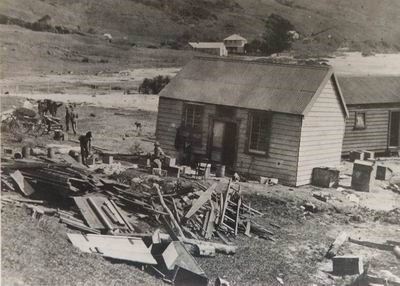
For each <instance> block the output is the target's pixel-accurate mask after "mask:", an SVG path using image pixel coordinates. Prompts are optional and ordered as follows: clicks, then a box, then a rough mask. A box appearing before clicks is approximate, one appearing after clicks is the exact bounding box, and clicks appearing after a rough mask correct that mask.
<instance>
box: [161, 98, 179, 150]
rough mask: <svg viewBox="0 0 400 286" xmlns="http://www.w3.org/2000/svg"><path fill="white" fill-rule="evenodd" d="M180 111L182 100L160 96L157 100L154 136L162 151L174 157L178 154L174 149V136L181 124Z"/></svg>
mask: <svg viewBox="0 0 400 286" xmlns="http://www.w3.org/2000/svg"><path fill="white" fill-rule="evenodd" d="M182 111H183V102H182V101H180V100H173V99H168V98H163V97H160V99H159V101H158V115H157V126H156V138H157V141H158V142H160V145H161V147H162V148H163V150H164V152H166V153H167V154H168V155H170V156H174V157H177V155H178V152H177V150H176V149H175V136H176V131H177V128H178V127H179V126H180V125H181V121H182Z"/></svg>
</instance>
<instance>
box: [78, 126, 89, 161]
mask: <svg viewBox="0 0 400 286" xmlns="http://www.w3.org/2000/svg"><path fill="white" fill-rule="evenodd" d="M79 143H80V145H81V157H82V164H83V165H85V166H88V165H87V158H88V157H89V155H90V152H91V149H92V132H91V131H89V132H87V133H86V135H81V136H79Z"/></svg>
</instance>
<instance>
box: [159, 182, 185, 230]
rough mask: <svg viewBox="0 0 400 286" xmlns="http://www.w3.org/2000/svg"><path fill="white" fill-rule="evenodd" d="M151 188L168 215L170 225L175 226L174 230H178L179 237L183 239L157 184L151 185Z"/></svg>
mask: <svg viewBox="0 0 400 286" xmlns="http://www.w3.org/2000/svg"><path fill="white" fill-rule="evenodd" d="M153 187H154V188H155V189H156V191H157V194H158V197H159V198H160V203H161V205H162V206H163V208H164V209H165V211H166V212H167V213H168V215H169V217H170V218H171V221H172V223H173V224H174V225H175V227H176V229H177V230H178V233H179V235H180V236H181V237H185V235H184V234H183V231H182V228H181V227H180V225H179V223H178V222H177V221H176V219H175V217H174V215H173V214H172V212H171V210H170V209H169V208H168V206H167V205H166V204H165V201H164V198H163V196H162V194H161V190H160V187H159V186H158V185H157V184H153Z"/></svg>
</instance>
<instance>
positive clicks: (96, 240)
mask: <svg viewBox="0 0 400 286" xmlns="http://www.w3.org/2000/svg"><path fill="white" fill-rule="evenodd" d="M52 148H54V146H53V147H52ZM63 148H64V147H63ZM63 148H61V149H58V152H57V153H56V152H52V154H51V156H50V154H48V156H47V157H45V156H44V155H43V152H42V151H40V150H38V148H35V149H36V150H35V152H29V154H30V155H29V156H32V158H29V159H28V158H21V159H11V158H8V159H6V160H5V161H4V163H3V164H2V177H1V181H2V186H4V188H5V190H9V191H14V192H15V191H19V192H20V193H21V194H22V195H23V196H25V197H27V198H17V197H15V196H13V197H10V196H7V197H2V203H4V204H13V205H16V206H20V207H26V208H27V209H28V210H30V212H31V214H32V216H33V217H35V218H37V219H40V218H41V217H42V216H43V215H51V216H56V217H58V218H59V220H60V223H63V224H66V225H67V226H68V227H70V228H71V229H75V230H78V231H80V232H81V234H78V233H68V238H69V240H70V241H71V243H73V244H74V245H75V246H76V247H78V248H79V249H81V250H82V251H83V252H90V253H93V252H94V253H98V254H100V255H102V256H103V257H105V258H109V259H116V260H122V261H130V262H134V263H139V264H141V265H145V266H146V269H148V270H149V269H151V270H153V272H155V273H157V276H160V277H161V278H162V279H164V280H165V281H170V282H172V283H173V284H174V285H188V284H190V285H192V283H194V282H193V281H196V285H207V284H208V278H207V275H206V274H205V273H204V271H203V270H202V269H201V268H200V266H199V265H198V264H197V262H196V260H195V259H194V258H193V256H206V257H214V256H215V255H216V253H223V254H227V255H233V254H235V253H236V250H237V247H236V246H235V245H234V244H233V239H234V238H235V237H236V236H238V235H239V234H240V233H242V234H245V235H246V236H248V237H260V238H264V239H267V240H271V241H274V240H275V239H274V238H273V236H274V232H273V231H271V230H269V229H267V228H265V227H264V226H262V225H260V224H258V223H257V222H255V221H254V218H256V217H259V216H262V215H263V214H262V213H261V212H259V211H257V210H256V209H254V208H252V207H251V206H250V203H248V202H246V200H245V199H244V198H243V197H242V195H241V193H240V184H238V183H237V182H234V181H232V180H229V182H227V183H224V182H215V183H213V184H211V185H208V183H206V182H201V181H199V180H198V179H189V180H186V181H187V182H186V184H182V183H181V181H180V179H178V178H172V180H170V181H168V180H167V179H166V178H161V177H158V176H151V175H147V177H146V176H144V177H143V178H142V179H139V178H134V179H133V180H132V182H131V184H123V183H120V182H118V181H117V180H115V179H110V178H106V177H105V176H106V175H105V174H101V173H99V172H95V171H94V170H96V168H87V167H85V166H83V165H82V164H80V163H79V162H77V161H76V160H75V159H74V158H73V157H72V156H71V155H74V154H72V153H74V152H72V153H71V149H73V148H68V146H67V147H65V148H64V149H65V150H64V149H63ZM39 149H40V148H39ZM44 153H45V152H44ZM33 154H38V155H33ZM25 157H26V156H25ZM49 157H51V158H49ZM106 162H108V163H113V162H112V160H110V159H108V161H107V160H106ZM144 168H146V167H145V166H144ZM157 183H159V184H160V185H159V184H157ZM49 194H52V195H56V196H59V197H63V198H67V199H70V202H69V203H67V204H68V206H67V207H63V208H61V209H60V208H54V207H50V204H48V202H47V199H45V200H42V199H41V200H37V199H34V198H36V197H38V198H39V197H42V198H45V197H46V196H47V195H49ZM66 202H68V200H67V201H66ZM71 202H73V204H71ZM64 204H65V203H64ZM144 221H146V222H148V223H149V226H150V228H148V229H146V228H144V227H143V225H144ZM271 225H272V226H274V227H276V228H279V226H278V225H276V224H272V223H271ZM159 228H163V229H164V231H166V233H162V232H160V230H159ZM192 255H193V256H192ZM219 283H220V285H229V283H228V282H227V281H226V280H223V279H220V280H219Z"/></svg>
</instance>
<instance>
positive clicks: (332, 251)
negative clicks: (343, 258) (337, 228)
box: [325, 231, 349, 258]
mask: <svg viewBox="0 0 400 286" xmlns="http://www.w3.org/2000/svg"><path fill="white" fill-rule="evenodd" d="M348 238H349V235H348V234H347V233H346V232H344V231H343V232H341V233H340V234H339V235H338V236H337V237H336V239H335V241H334V242H333V243H332V244H331V245H330V247H329V249H328V251H327V253H326V255H325V257H327V258H332V257H335V256H336V255H337V253H338V251H339V249H340V247H341V246H342V245H343V243H345V241H346V240H347V239H348Z"/></svg>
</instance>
